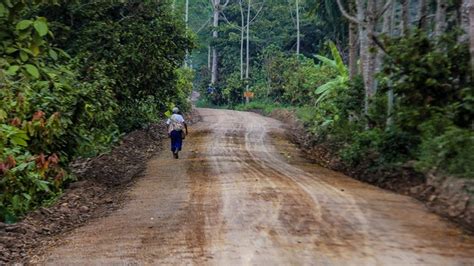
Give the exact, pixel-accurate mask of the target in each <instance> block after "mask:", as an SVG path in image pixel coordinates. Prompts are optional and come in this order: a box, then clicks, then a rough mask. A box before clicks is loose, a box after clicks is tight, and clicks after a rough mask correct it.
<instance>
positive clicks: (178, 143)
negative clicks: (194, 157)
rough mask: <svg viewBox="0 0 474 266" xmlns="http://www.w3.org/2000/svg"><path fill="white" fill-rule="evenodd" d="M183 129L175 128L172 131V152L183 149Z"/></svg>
mask: <svg viewBox="0 0 474 266" xmlns="http://www.w3.org/2000/svg"><path fill="white" fill-rule="evenodd" d="M182 133H183V131H176V130H173V131H171V133H170V137H171V151H172V152H177V151H181V148H182V146H183V135H182Z"/></svg>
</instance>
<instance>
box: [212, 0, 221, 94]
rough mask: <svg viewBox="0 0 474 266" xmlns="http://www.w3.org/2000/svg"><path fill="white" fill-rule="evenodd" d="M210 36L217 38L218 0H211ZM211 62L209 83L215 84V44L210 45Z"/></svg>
mask: <svg viewBox="0 0 474 266" xmlns="http://www.w3.org/2000/svg"><path fill="white" fill-rule="evenodd" d="M212 1H213V2H212V12H213V16H212V17H213V19H212V38H213V40H214V42H215V41H216V40H217V37H218V32H217V30H218V29H217V28H218V27H219V12H220V11H219V9H220V2H221V1H220V0H212ZM211 50H212V63H211V84H212V85H215V84H216V83H217V48H216V46H215V44H213V45H212V48H211Z"/></svg>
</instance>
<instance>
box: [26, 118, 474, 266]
mask: <svg viewBox="0 0 474 266" xmlns="http://www.w3.org/2000/svg"><path fill="white" fill-rule="evenodd" d="M199 113H200V114H201V116H202V118H203V121H202V122H200V123H198V124H197V125H195V126H193V128H192V129H191V134H190V135H189V137H188V138H187V140H186V143H185V151H184V152H183V153H182V154H181V158H180V159H179V160H175V159H172V156H171V152H169V151H167V150H166V151H164V152H162V153H161V154H160V155H158V156H157V157H156V158H155V159H153V160H151V161H150V162H149V164H148V170H147V171H146V173H145V176H144V177H143V178H141V179H140V180H139V181H138V182H137V183H136V184H135V185H134V186H133V188H132V189H131V191H130V192H129V194H130V201H129V202H128V203H127V204H126V205H125V206H124V207H123V208H122V209H120V210H119V211H117V212H115V213H113V214H111V215H110V216H108V217H105V218H102V219H98V220H95V221H93V222H91V223H90V224H88V225H86V226H84V227H81V228H79V229H77V230H75V231H73V232H72V233H70V234H69V235H68V236H67V237H65V238H64V239H62V240H61V241H60V242H58V243H57V244H56V245H55V246H53V247H50V248H49V249H47V252H46V253H44V256H42V257H40V258H35V259H36V261H35V262H41V263H45V264H51V265H65V264H69V265H70V264H87V265H90V264H95V265H97V264H198V265H202V264H214V265H341V264H342V265H409V264H418V265H419V264H422V265H424V264H429V265H473V264H474V238H473V237H472V236H470V235H468V234H467V233H465V232H464V233H463V232H462V231H461V230H460V229H459V228H457V227H456V226H455V225H453V224H451V223H448V222H446V221H444V220H443V219H441V218H439V217H438V216H436V215H434V214H431V213H429V212H428V211H427V210H426V209H425V208H424V206H423V205H422V204H421V203H419V202H417V201H415V200H414V199H412V198H409V197H406V196H401V195H397V194H394V193H390V192H387V191H384V190H381V189H378V188H376V187H373V186H370V185H367V184H363V183H361V182H358V181H356V180H353V179H351V178H348V177H346V176H344V175H342V174H339V173H336V172H333V171H330V170H327V169H324V168H321V167H318V166H316V165H314V164H311V163H309V162H308V161H306V160H304V159H303V158H302V157H301V155H300V154H299V153H298V151H297V149H296V148H295V147H294V146H293V145H292V144H290V143H289V142H288V141H286V140H285V138H284V132H283V125H282V124H281V123H280V122H278V121H276V120H273V119H270V118H265V117H262V116H259V115H257V114H253V113H244V112H236V111H228V110H211V109H199Z"/></svg>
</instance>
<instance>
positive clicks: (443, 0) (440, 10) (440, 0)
mask: <svg viewBox="0 0 474 266" xmlns="http://www.w3.org/2000/svg"><path fill="white" fill-rule="evenodd" d="M447 8H448V5H447V0H437V4H436V17H435V23H436V26H435V36H437V37H438V36H440V35H441V34H443V33H444V32H445V30H446V9H447Z"/></svg>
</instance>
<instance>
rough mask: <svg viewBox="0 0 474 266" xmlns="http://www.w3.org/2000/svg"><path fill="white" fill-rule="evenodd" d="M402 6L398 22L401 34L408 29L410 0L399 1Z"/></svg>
mask: <svg viewBox="0 0 474 266" xmlns="http://www.w3.org/2000/svg"><path fill="white" fill-rule="evenodd" d="M400 3H401V6H402V19H401V21H400V29H401V32H402V34H405V33H406V32H408V30H409V27H410V0H400Z"/></svg>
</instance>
